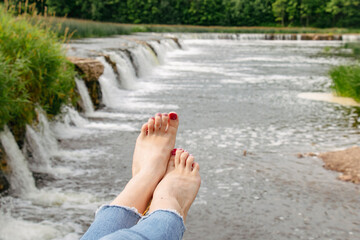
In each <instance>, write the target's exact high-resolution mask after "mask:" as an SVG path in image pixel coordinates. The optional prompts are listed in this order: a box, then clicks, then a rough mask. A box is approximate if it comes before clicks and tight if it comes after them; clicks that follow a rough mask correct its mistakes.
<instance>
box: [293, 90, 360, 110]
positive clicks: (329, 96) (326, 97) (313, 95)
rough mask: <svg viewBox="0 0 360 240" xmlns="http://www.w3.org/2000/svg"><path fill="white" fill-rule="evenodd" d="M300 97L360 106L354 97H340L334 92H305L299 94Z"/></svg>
mask: <svg viewBox="0 0 360 240" xmlns="http://www.w3.org/2000/svg"><path fill="white" fill-rule="evenodd" d="M298 97H299V98H303V99H309V100H314V101H323V102H331V103H337V104H340V105H343V106H351V107H360V103H358V102H356V101H355V100H354V99H352V98H347V97H338V96H335V95H334V94H333V93H320V92H305V93H300V94H298Z"/></svg>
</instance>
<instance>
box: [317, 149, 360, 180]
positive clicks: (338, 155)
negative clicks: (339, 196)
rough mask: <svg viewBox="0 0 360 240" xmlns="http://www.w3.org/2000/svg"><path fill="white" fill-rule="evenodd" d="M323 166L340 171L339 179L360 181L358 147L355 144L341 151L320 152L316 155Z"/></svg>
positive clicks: (359, 151)
mask: <svg viewBox="0 0 360 240" xmlns="http://www.w3.org/2000/svg"><path fill="white" fill-rule="evenodd" d="M318 157H319V158H321V159H322V160H323V161H324V163H325V165H324V168H326V169H329V170H333V171H338V172H341V173H342V174H341V175H340V176H339V177H338V179H339V180H342V181H347V182H353V183H356V184H359V183H360V147H359V146H355V147H352V148H348V149H346V150H342V151H334V152H327V153H321V154H319V155H318Z"/></svg>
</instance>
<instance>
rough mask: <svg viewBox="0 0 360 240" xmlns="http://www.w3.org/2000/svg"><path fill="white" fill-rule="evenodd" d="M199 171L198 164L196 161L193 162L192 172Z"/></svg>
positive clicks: (196, 172)
mask: <svg viewBox="0 0 360 240" xmlns="http://www.w3.org/2000/svg"><path fill="white" fill-rule="evenodd" d="M199 171H200V165H199V164H198V163H197V162H194V163H193V170H192V173H194V174H198V173H199Z"/></svg>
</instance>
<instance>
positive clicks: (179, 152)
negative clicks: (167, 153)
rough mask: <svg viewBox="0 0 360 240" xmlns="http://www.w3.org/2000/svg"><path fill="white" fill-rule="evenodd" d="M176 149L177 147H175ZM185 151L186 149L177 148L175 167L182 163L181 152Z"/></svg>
mask: <svg viewBox="0 0 360 240" xmlns="http://www.w3.org/2000/svg"><path fill="white" fill-rule="evenodd" d="M175 149H176V148H175ZM183 152H184V150H182V149H181V148H180V149H176V153H175V167H178V166H179V165H180V156H181V154H182V153H183Z"/></svg>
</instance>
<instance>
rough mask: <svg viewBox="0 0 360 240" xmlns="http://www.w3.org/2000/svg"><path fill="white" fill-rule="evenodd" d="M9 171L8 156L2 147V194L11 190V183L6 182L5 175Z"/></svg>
mask: <svg viewBox="0 0 360 240" xmlns="http://www.w3.org/2000/svg"><path fill="white" fill-rule="evenodd" d="M7 171H8V167H7V162H6V155H5V153H4V151H3V149H2V146H1V145H0V194H2V193H4V192H6V191H7V190H8V189H9V188H10V184H9V182H8V181H7V180H6V177H5V173H6V172H7Z"/></svg>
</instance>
